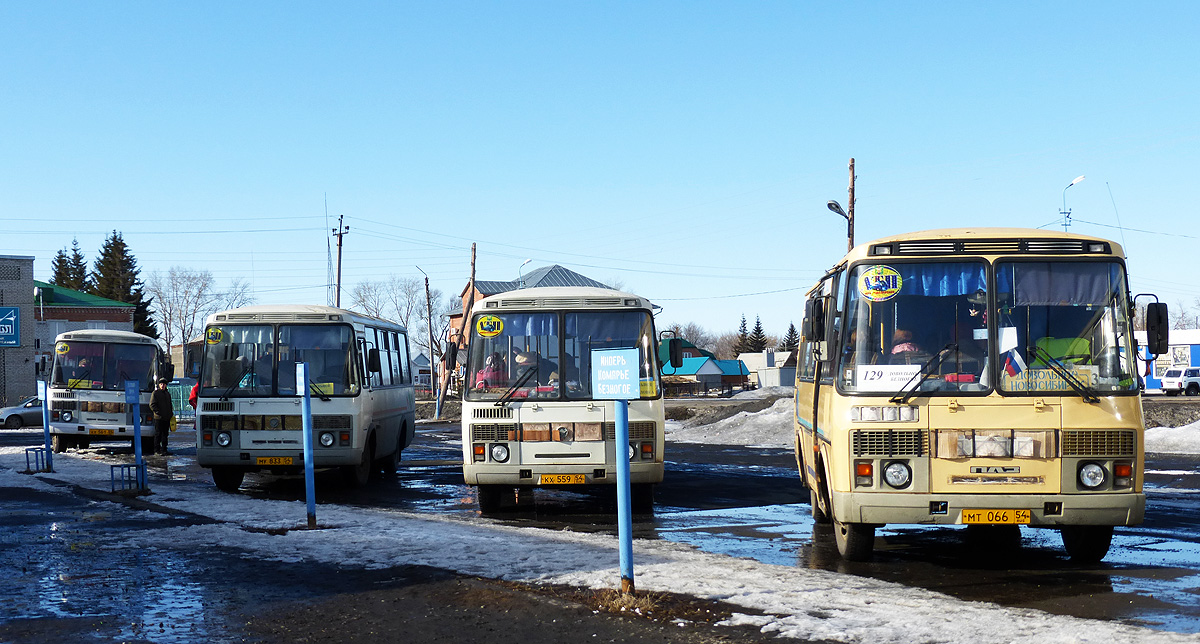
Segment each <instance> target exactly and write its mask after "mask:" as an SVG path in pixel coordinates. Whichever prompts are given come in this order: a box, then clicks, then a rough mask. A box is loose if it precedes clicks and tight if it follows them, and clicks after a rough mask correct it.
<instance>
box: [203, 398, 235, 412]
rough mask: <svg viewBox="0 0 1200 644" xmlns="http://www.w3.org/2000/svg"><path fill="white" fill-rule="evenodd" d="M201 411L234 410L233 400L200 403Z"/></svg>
mask: <svg viewBox="0 0 1200 644" xmlns="http://www.w3.org/2000/svg"><path fill="white" fill-rule="evenodd" d="M200 411H233V401H232V400H226V401H224V402H221V401H218V402H205V403H200Z"/></svg>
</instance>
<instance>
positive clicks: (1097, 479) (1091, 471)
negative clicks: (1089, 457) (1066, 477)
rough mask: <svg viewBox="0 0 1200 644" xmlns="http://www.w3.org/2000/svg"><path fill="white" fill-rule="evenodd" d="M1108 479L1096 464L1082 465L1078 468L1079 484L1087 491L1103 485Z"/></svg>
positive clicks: (1102, 469)
mask: <svg viewBox="0 0 1200 644" xmlns="http://www.w3.org/2000/svg"><path fill="white" fill-rule="evenodd" d="M1107 477H1108V475H1107V473H1106V472H1105V471H1104V468H1103V467H1101V466H1100V465H1099V464H1098V463H1084V464H1083V465H1080V466H1079V484H1080V485H1082V486H1083V487H1086V488H1088V489H1093V490H1094V489H1096V488H1098V487H1100V486H1101V485H1104V479H1106V478H1107Z"/></svg>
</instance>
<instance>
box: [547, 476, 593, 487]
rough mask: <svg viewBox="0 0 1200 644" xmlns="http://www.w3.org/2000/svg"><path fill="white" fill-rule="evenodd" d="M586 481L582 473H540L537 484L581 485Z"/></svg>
mask: <svg viewBox="0 0 1200 644" xmlns="http://www.w3.org/2000/svg"><path fill="white" fill-rule="evenodd" d="M584 483H587V481H586V480H585V478H584V475H583V474H542V475H541V476H540V477H538V485H582V484H584Z"/></svg>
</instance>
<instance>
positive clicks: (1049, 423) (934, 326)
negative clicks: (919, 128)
mask: <svg viewBox="0 0 1200 644" xmlns="http://www.w3.org/2000/svg"><path fill="white" fill-rule="evenodd" d="M1133 318H1134V302H1133V298H1132V296H1131V295H1130V292H1129V289H1128V282H1127V279H1126V274H1125V263H1124V253H1123V251H1122V249H1121V247H1120V246H1119V245H1117V244H1115V243H1113V242H1111V241H1108V240H1105V239H1100V238H1095V237H1088V236H1083V235H1077V234H1067V233H1056V232H1053V231H1045V230H1029V229H1006V228H975V229H947V230H930V231H923V232H914V233H908V234H902V235H895V236H891V237H885V238H882V239H878V240H875V241H872V242H869V243H866V244H862V245H859V246H857V247H855V248H854V249H853V250H851V251H850V252H849V253H848V254H846V256H845V257H843V258H842V259H841V261H839V262H838V263H837V264H836V265H835V266H834V267H833V268H831V269H830V270H829V271H828V272H827V273H826V274H825V276H824V277H822V278H821V280H820V281H819V282H818V283H817V284H816V285H815V286H814V287H813V288H812V289H811V290H810V291H809V292H808V295H807V301H806V304H805V316H804V321H803V324H802V332H801V335H802V345H801V348H800V364H799V365H798V366H799V368H798V369H797V376H796V414H795V433H796V461H797V465H798V467H799V469H800V476H801V477H803V479H804V481H805V483H806V484H807V485H808V487H809V490H810V502H811V505H812V512H813V516H814V517H815V518H816V520H817V521H818V522H830V523H832V525H833V532H834V537H835V540H836V542H837V547H838V551H839V553H840V554H841V555H842V557H843V558H845V559H848V560H865V559H869V558H870V557H871V556H872V553H873V550H874V547H875V529H876V528H877V527H880V526H883V525H885V524H889V523H892V524H937V525H947V524H950V525H963V524H965V525H968V526H992V527H990V528H983V527H981V528H976V529H978V530H983V531H985V532H990V533H993V536H995V537H999V538H1000V539H1002V540H1003V539H1010V540H1013V537H1015V540H1019V535H1020V527H1019V526H1022V525H1024V526H1028V527H1031V528H1052V529H1057V530H1059V531H1060V532H1061V535H1062V541H1063V545H1064V546H1065V548H1066V551H1067V553H1068V555H1069V556H1070V557H1071V558H1072V559H1073V560H1077V561H1098V560H1100V559H1102V558H1103V557H1104V556H1105V555H1106V554H1107V553H1108V548H1109V545H1110V542H1111V539H1112V534H1113V527H1114V526H1118V525H1135V524H1138V523H1140V522H1141V521H1142V518H1143V515H1144V513H1145V495H1144V494H1143V493H1142V477H1143V465H1144V459H1143V435H1144V425H1143V421H1142V408H1141V398H1140V379H1139V376H1138V373H1137V368H1136V366H1135V360H1134V356H1135V355H1137V348H1136V346H1135V343H1134V339H1133ZM1145 326H1146V330H1147V345H1148V348H1149V349H1150V351H1151V352H1152V353H1162V352H1164V351H1166V345H1167V331H1166V305H1165V304H1162V303H1160V302H1157V301H1154V302H1152V303H1150V304H1148V305H1147V306H1146V310H1145ZM997 526H1002V527H997Z"/></svg>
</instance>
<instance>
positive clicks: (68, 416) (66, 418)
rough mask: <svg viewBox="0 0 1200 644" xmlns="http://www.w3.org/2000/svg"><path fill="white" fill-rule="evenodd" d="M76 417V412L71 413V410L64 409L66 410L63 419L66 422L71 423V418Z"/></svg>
mask: <svg viewBox="0 0 1200 644" xmlns="http://www.w3.org/2000/svg"><path fill="white" fill-rule="evenodd" d="M74 417H75V415H74V414H72V413H71V412H69V411H64V412H63V413H62V419H63V422H64V423H69V422H71V419H72V418H74Z"/></svg>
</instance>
